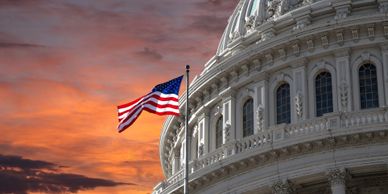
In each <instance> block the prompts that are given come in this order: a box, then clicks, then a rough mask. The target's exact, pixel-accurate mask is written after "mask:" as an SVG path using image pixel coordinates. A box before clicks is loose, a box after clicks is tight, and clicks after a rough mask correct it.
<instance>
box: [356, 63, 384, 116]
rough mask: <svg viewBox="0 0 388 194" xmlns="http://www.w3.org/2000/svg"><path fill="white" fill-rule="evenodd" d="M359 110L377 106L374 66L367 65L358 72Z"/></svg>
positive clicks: (377, 97)
mask: <svg viewBox="0 0 388 194" xmlns="http://www.w3.org/2000/svg"><path fill="white" fill-rule="evenodd" d="M358 76H359V81H360V101H361V109H367V108H376V107H378V106H379V96H378V87H377V72H376V66H374V65H373V64H370V63H367V64H364V65H363V66H361V67H360V69H359V70H358Z"/></svg>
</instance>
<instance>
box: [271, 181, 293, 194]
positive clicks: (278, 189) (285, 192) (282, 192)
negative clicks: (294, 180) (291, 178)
mask: <svg viewBox="0 0 388 194" xmlns="http://www.w3.org/2000/svg"><path fill="white" fill-rule="evenodd" d="M272 193H273V194H291V193H292V186H291V184H290V183H289V182H288V181H285V182H283V181H278V182H276V183H274V184H273V185H272Z"/></svg>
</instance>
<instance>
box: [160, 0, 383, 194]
mask: <svg viewBox="0 0 388 194" xmlns="http://www.w3.org/2000/svg"><path fill="white" fill-rule="evenodd" d="M185 99H186V97H185V96H182V97H181V99H180V104H181V112H182V113H183V112H184V107H185V104H186V101H185ZM189 112H190V115H189V131H190V138H188V139H187V140H186V139H185V135H184V117H183V116H182V117H173V116H170V117H168V118H167V120H166V121H165V123H164V125H163V129H162V133H161V138H160V160H161V165H162V169H163V172H164V175H165V180H164V181H162V182H161V183H159V184H158V185H156V186H155V188H154V191H153V194H167V193H177V194H179V193H183V174H184V169H183V167H184V157H185V155H184V147H185V144H186V143H187V142H188V145H189V149H190V153H188V157H189V163H188V165H189V190H190V193H198V194H218V193H226V194H271V193H273V194H294V193H295V194H326V193H327V194H329V193H333V194H345V193H347V194H387V193H388V0H241V1H240V2H239V3H238V5H237V7H236V9H235V10H234V12H233V14H232V16H231V17H230V18H229V21H228V25H227V27H226V29H225V31H224V34H223V36H222V38H221V41H220V44H219V47H218V49H217V52H216V54H215V56H214V57H213V58H211V59H210V60H209V61H208V62H207V64H205V66H204V70H203V71H202V72H201V74H200V75H198V76H196V78H195V79H194V80H193V82H192V83H191V85H190V96H189ZM182 115H183V114H182Z"/></svg>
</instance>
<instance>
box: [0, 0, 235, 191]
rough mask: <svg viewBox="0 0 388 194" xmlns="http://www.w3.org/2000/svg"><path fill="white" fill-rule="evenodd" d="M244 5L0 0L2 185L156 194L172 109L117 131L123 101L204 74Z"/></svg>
mask: <svg viewBox="0 0 388 194" xmlns="http://www.w3.org/2000/svg"><path fill="white" fill-rule="evenodd" d="M236 3H237V0H183V1H182V0H110V1H106V0H0V99H1V105H0V193H1V192H3V191H5V190H6V189H9V190H11V191H12V189H14V191H24V192H29V193H41V192H53V191H54V190H53V189H55V188H56V189H58V191H66V192H68V191H72V192H79V193H112V194H114V193H131V194H138V193H139V194H140V193H141V194H145V193H151V192H152V188H153V186H155V185H156V184H157V183H158V182H159V181H161V180H163V179H164V177H163V174H162V170H161V167H160V161H159V151H158V150H159V148H158V145H159V135H160V129H161V127H162V123H163V121H164V119H165V118H166V117H159V116H156V115H152V114H149V113H146V112H144V113H143V114H142V115H141V116H140V118H139V119H138V120H137V121H136V122H135V124H134V125H133V126H131V127H130V128H129V129H127V130H126V131H125V132H123V133H122V134H118V133H117V131H116V126H117V116H116V114H117V113H116V105H118V104H121V103H125V102H128V101H130V100H133V99H135V98H137V97H140V96H142V95H144V94H146V93H148V92H149V91H150V90H151V89H152V87H153V86H155V85H156V84H158V83H161V82H164V81H167V80H169V79H172V78H174V77H177V76H178V75H181V74H183V73H184V68H185V64H190V65H191V66H192V73H193V74H198V73H199V72H200V71H201V70H202V69H203V65H204V64H205V63H206V61H207V60H208V59H210V58H211V57H212V56H213V55H214V54H215V52H216V48H217V46H218V42H219V39H220V37H221V35H222V32H223V30H224V28H225V26H226V24H227V19H228V17H229V15H230V14H231V12H232V11H233V9H234V7H235V5H236ZM192 77H193V76H192ZM182 92H183V91H181V93H182ZM34 176H37V177H36V178H37V179H36V180H38V179H39V180H41V181H47V182H45V183H44V184H46V186H47V187H45V189H46V190H44V189H43V188H40V186H39V184H29V185H28V184H27V183H31V177H32V178H34ZM26 177H28V178H29V179H28V178H26ZM5 180H13V182H11V183H12V185H13V186H10V185H8V186H7V185H6V186H7V187H6V186H5V184H7V182H6V181H5ZM34 180H35V179H34ZM69 180H70V181H69ZM72 180H78V181H79V182H81V183H80V184H78V185H77V184H76V182H77V181H72ZM29 181H30V182H29ZM50 186H52V189H51V190H50V188H51V187H50ZM56 186H57V187H56ZM101 186H103V187H101ZM47 189H48V190H47Z"/></svg>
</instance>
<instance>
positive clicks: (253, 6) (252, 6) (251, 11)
mask: <svg viewBox="0 0 388 194" xmlns="http://www.w3.org/2000/svg"><path fill="white" fill-rule="evenodd" d="M252 1H253V2H252V5H251V7H250V10H249V16H252V15H254V14H255V11H256V10H257V3H258V2H259V0H252Z"/></svg>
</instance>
